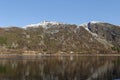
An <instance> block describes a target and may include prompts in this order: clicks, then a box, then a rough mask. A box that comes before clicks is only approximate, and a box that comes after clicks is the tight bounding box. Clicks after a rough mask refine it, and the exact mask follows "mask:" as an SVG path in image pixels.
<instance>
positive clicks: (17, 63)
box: [0, 56, 120, 80]
mask: <svg viewBox="0 0 120 80" xmlns="http://www.w3.org/2000/svg"><path fill="white" fill-rule="evenodd" d="M115 78H120V57H95V56H94V57H91V56H90V57H88V56H86V57H85V56H84V57H83V56H82V57H80V56H79V57H75V56H71V57H63V56H59V57H39V58H37V59H23V58H22V59H16V60H11V59H7V60H5V59H4V60H3V59H1V60H0V80H114V79H115Z"/></svg>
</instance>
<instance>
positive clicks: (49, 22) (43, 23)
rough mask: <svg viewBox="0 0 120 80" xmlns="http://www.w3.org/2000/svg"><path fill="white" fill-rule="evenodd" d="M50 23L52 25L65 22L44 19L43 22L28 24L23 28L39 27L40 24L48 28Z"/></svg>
mask: <svg viewBox="0 0 120 80" xmlns="http://www.w3.org/2000/svg"><path fill="white" fill-rule="evenodd" d="M48 24H51V25H59V24H63V23H60V22H55V21H54V22H52V21H43V22H41V23H37V24H30V25H26V26H25V27H23V28H27V27H38V26H42V27H44V28H48V27H47V25H48Z"/></svg>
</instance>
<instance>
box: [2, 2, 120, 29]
mask: <svg viewBox="0 0 120 80" xmlns="http://www.w3.org/2000/svg"><path fill="white" fill-rule="evenodd" d="M44 20H47V21H58V22H64V23H72V24H81V23H85V22H89V21H93V20H95V21H104V22H109V23H112V24H116V25H120V0H0V26H2V27H3V26H13V25H14V26H19V27H20V26H21V27H22V26H25V25H27V24H32V23H39V22H41V21H44Z"/></svg>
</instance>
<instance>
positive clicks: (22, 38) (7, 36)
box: [0, 21, 120, 53]
mask: <svg viewBox="0 0 120 80" xmlns="http://www.w3.org/2000/svg"><path fill="white" fill-rule="evenodd" d="M0 47H1V49H0V50H1V51H2V50H3V51H4V50H6V49H7V50H9V49H12V50H20V49H22V50H23V49H24V50H32V51H39V52H46V53H56V52H57V53H60V52H72V53H73V52H77V53H117V52H120V27H119V26H116V25H112V24H109V23H103V22H89V23H86V24H82V25H80V26H77V25H72V24H64V23H58V22H48V21H45V22H42V23H39V24H31V25H27V26H25V28H17V27H10V28H0Z"/></svg>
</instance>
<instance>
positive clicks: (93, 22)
mask: <svg viewBox="0 0 120 80" xmlns="http://www.w3.org/2000/svg"><path fill="white" fill-rule="evenodd" d="M90 23H100V22H99V21H90Z"/></svg>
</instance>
